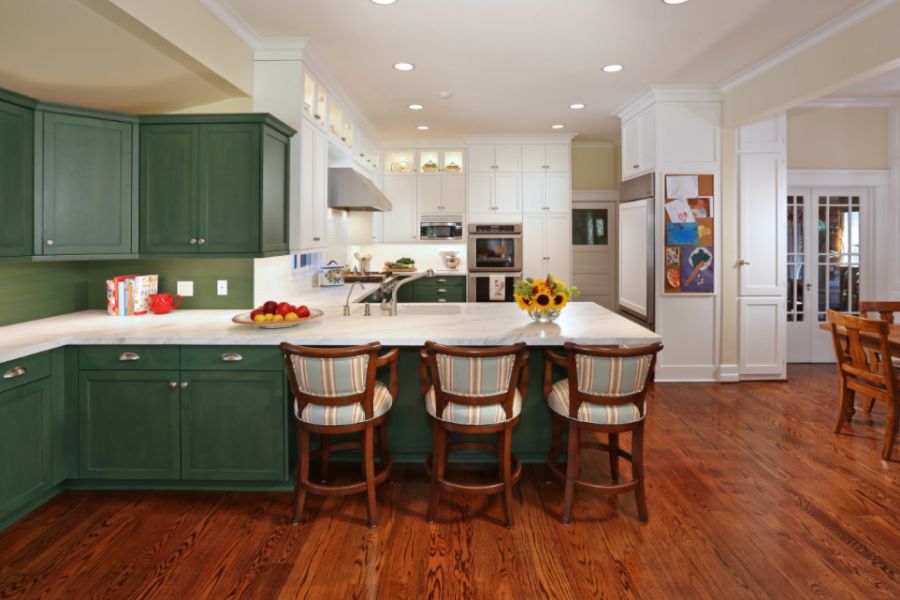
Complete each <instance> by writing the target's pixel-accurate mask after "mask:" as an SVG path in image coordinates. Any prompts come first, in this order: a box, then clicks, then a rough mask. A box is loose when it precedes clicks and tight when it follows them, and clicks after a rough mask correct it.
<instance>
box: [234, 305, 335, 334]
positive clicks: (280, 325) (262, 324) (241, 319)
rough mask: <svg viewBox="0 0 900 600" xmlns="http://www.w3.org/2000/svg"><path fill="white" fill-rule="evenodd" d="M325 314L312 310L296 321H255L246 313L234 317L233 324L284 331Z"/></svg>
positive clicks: (316, 309) (315, 309) (318, 310)
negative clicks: (306, 315) (286, 328)
mask: <svg viewBox="0 0 900 600" xmlns="http://www.w3.org/2000/svg"><path fill="white" fill-rule="evenodd" d="M324 315H325V313H324V312H323V311H322V310H320V309H318V308H310V309H309V316H308V317H302V318H299V319H297V320H295V321H254V320H253V319H251V318H250V313H249V312H245V313H241V314H239V315H235V316H234V317H232V319H231V322H232V323H235V324H236V325H246V326H248V327H256V328H257V329H284V328H285V327H296V326H297V325H302V324H303V323H306V322H308V321H313V320H315V319H318V318H320V317H322V316H324Z"/></svg>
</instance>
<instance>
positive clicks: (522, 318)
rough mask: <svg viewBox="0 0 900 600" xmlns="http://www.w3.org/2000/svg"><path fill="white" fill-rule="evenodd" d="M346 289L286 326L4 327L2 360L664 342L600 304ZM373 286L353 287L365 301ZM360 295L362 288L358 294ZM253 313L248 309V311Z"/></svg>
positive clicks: (93, 317)
mask: <svg viewBox="0 0 900 600" xmlns="http://www.w3.org/2000/svg"><path fill="white" fill-rule="evenodd" d="M348 291H349V290H348V288H347V287H335V288H315V289H312V290H310V291H309V293H308V294H305V295H304V297H303V298H299V299H293V298H291V299H289V300H290V301H291V302H296V303H304V304H308V305H309V306H314V307H318V308H321V309H323V310H324V312H325V316H324V317H322V318H320V319H316V320H314V321H309V322H306V323H303V324H301V325H298V326H297V327H291V328H286V329H257V328H254V327H248V326H241V325H235V324H233V323H232V322H231V317H233V316H234V315H235V314H237V313H239V312H243V311H240V310H235V309H231V310H180V311H174V312H172V313H169V314H168V315H152V314H151V315H144V316H139V317H111V316H108V315H107V314H106V312H105V311H100V310H89V311H82V312H77V313H72V314H68V315H61V316H58V317H50V318H47V319H39V320H36V321H29V322H27V323H20V324H16V325H8V326H5V327H0V362H6V361H11V360H15V359H18V358H22V357H24V356H28V355H30V354H35V353H37V352H43V351H46V350H51V349H53V348H58V347H60V346H66V345H79V344H178V345H231V344H234V345H276V344H279V343H281V342H283V341H288V342H291V343H295V344H309V345H323V346H327V345H335V346H337V345H352V344H364V343H368V342H372V341H380V342H381V343H382V344H383V345H385V346H421V345H423V344H424V342H425V341H426V340H432V341H436V342H442V343H445V344H460V345H472V346H482V345H484V346H487V345H501V344H509V343H514V342H519V341H524V342H526V343H527V344H529V345H533V346H561V345H562V344H563V343H564V342H566V341H574V342H577V343H583V344H640V343H650V342H652V341H657V340H659V339H661V338H660V337H659V336H658V335H657V334H655V333H653V332H652V331H649V330H648V329H645V328H643V327H641V326H640V325H637V324H635V323H632V322H631V321H629V320H627V319H625V318H624V317H621V316H619V315H617V314H615V313H613V312H611V311H609V310H607V309H605V308H603V307H601V306H599V305H597V304H594V303H588V302H572V303H570V304H569V305H568V306H567V307H566V308H565V310H563V312H562V315H561V316H560V317H559V318H558V319H557V320H556V322H554V323H548V324H539V323H534V322H532V321H531V320H530V318H529V317H528V315H527V314H525V313H524V312H522V311H520V310H519V308H518V307H517V306H516V305H515V304H514V303H480V304H475V303H471V304H465V303H460V304H400V305H399V314H398V315H397V316H396V317H391V316H386V315H383V314H382V313H381V310H380V307H379V306H378V305H377V304H373V305H372V307H371V310H372V316H369V317H366V316H363V310H364V305H362V304H354V305H352V307H351V308H352V312H351V315H350V316H349V317H345V316H343V315H342V305H343V303H344V299H345V298H346V296H347V292H348ZM369 291H370V290H369V289H368V288H367V289H366V290H363V292H359V290H358V288H357V290H354V292H355V295H354V297H355V298H359V297H360V296H362V295H364V294H365V293H366V292H369ZM356 292H359V293H356ZM247 310H249V309H247Z"/></svg>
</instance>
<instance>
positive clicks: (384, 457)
mask: <svg viewBox="0 0 900 600" xmlns="http://www.w3.org/2000/svg"><path fill="white" fill-rule="evenodd" d="M378 457H379V458H380V459H381V468H382V469H383V468H385V467H387V465H389V464H390V463H391V450H390V448H388V438H387V423H382V424H381V425H379V426H378Z"/></svg>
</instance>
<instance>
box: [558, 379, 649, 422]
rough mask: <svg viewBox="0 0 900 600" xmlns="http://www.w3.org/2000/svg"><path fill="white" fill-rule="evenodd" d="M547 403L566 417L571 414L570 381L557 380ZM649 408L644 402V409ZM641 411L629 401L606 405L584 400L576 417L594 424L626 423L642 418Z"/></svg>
mask: <svg viewBox="0 0 900 600" xmlns="http://www.w3.org/2000/svg"><path fill="white" fill-rule="evenodd" d="M547 404H548V405H550V410H552V411H553V412H555V413H558V414H560V415H562V416H564V417H568V416H569V382H568V380H566V379H563V380H562V381H557V382H556V383H554V384H553V387H552V388H551V390H550V396H548V397H547ZM646 410H647V404H646V403H645V404H644V411H646ZM640 418H641V413H640V412H639V411H638V409H637V406H635V405H634V404H633V403H631V402H628V403H626V404H616V405H612V406H610V405H606V404H594V403H592V402H582V403H581V406H580V407H578V414H577V415H576V416H575V419H577V420H578V421H583V422H585V423H593V424H594V425H625V424H628V423H634V422H635V421H638V420H640Z"/></svg>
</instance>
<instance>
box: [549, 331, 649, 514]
mask: <svg viewBox="0 0 900 600" xmlns="http://www.w3.org/2000/svg"><path fill="white" fill-rule="evenodd" d="M662 348H663V346H662V344H650V345H647V346H636V347H620V348H617V347H609V346H581V345H577V344H574V343H572V342H567V343H566V344H565V350H566V354H565V355H561V354H558V353H556V352H553V351H551V350H545V351H544V397H545V398H546V399H547V404H548V406H549V407H550V416H551V417H552V427H553V432H552V440H551V442H550V452H549V454H548V455H547V467H548V468H549V469H550V473H551V474H552V475H553V476H555V477H556V478H557V479H560V480H563V481H565V494H564V497H563V512H562V522H563V523H565V524H568V523H569V518H570V517H571V514H572V504H573V502H574V496H575V487H576V486H577V487H581V488H587V489H592V490H596V491H599V492H603V493H606V494H613V495H616V494H623V493H626V492H631V491H634V493H635V500H636V504H637V511H638V517H639V518H640V520H641V522H643V523H646V522H647V518H648V515H647V499H646V492H645V489H644V421H645V418H646V416H647V405H646V396H647V390H648V386H649V385H650V383H651V381H652V373H653V368H654V366H655V364H656V355H657V353H659V351H660V350H662ZM554 366H556V367H562V368H564V369H565V370H566V378H565V379H562V380H560V381H557V382H554V381H553V367H554ZM566 428H567V429H568V442H567V443H566V445H565V448H566V472H565V474H563V472H562V471H561V470H560V468H559V466H558V462H559V458H560V455H561V454H562V453H563V448H564V444H563V430H564V429H566ZM583 431H588V432H599V433H605V434H607V436H608V438H607V439H608V442H607V443H606V444H603V443H599V442H583V441H582V432H583ZM629 432H630V434H631V452H630V453H629V452H626V451H625V450H622V449H621V448H620V447H619V434H620V433H629ZM582 448H599V449H601V450H605V451H606V452H608V453H609V470H610V475H611V479H612V482H611V483H608V484H607V483H595V482H589V481H587V480H584V479H581V478H580V477H579V471H580V468H581V450H582ZM619 458H624V459H625V460H627V461H629V462H630V463H631V481H627V482H624V483H622V482H619Z"/></svg>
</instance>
